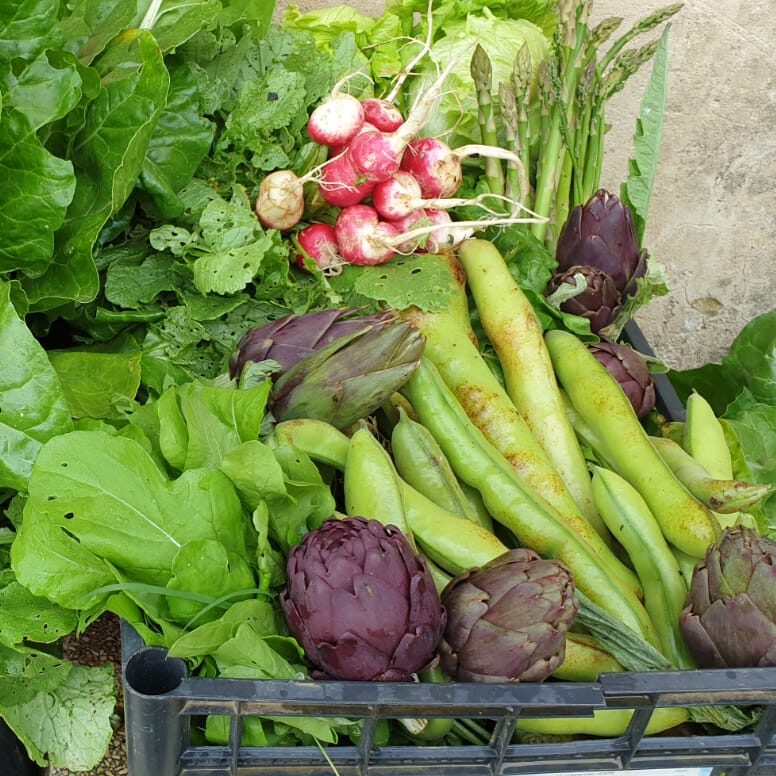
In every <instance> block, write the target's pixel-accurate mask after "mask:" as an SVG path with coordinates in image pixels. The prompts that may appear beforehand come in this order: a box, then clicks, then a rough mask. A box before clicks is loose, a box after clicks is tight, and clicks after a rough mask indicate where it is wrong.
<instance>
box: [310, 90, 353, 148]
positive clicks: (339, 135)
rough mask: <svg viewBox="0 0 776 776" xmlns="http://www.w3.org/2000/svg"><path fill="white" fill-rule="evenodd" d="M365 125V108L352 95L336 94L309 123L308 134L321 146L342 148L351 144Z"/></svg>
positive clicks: (312, 115) (315, 112) (319, 107)
mask: <svg viewBox="0 0 776 776" xmlns="http://www.w3.org/2000/svg"><path fill="white" fill-rule="evenodd" d="M363 123H364V107H363V105H362V104H361V102H360V101H359V100H357V99H356V98H355V97H353V96H352V95H350V94H342V93H340V92H334V93H332V95H331V96H330V97H328V98H327V99H326V100H325V101H324V102H322V103H321V104H320V105H319V106H318V107H317V108H316V109H315V110H314V111H313V112H312V113H311V114H310V118H309V119H308V121H307V132H308V134H309V135H310V137H311V138H312V139H313V140H314V141H315V142H316V143H320V144H321V145H325V146H330V147H333V146H342V145H345V144H346V143H348V142H350V141H351V140H352V139H353V138H354V137H355V136H356V133H357V132H358V130H359V129H361V126H362V124H363Z"/></svg>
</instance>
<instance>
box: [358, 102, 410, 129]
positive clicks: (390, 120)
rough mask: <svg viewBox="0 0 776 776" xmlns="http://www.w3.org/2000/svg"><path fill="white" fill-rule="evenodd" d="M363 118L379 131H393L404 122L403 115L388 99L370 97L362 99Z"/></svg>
mask: <svg viewBox="0 0 776 776" xmlns="http://www.w3.org/2000/svg"><path fill="white" fill-rule="evenodd" d="M361 104H362V105H363V106H364V117H365V119H366V120H367V121H368V122H369V123H370V124H373V125H374V126H375V128H376V129H379V130H380V131H381V132H393V131H394V130H395V129H398V128H399V127H400V126H401V125H402V124H403V123H404V116H402V115H401V112H400V111H399V109H398V108H397V107H396V106H395V105H394V104H393V103H392V102H390V101H389V100H379V99H377V98H372V99H368V100H362V101H361Z"/></svg>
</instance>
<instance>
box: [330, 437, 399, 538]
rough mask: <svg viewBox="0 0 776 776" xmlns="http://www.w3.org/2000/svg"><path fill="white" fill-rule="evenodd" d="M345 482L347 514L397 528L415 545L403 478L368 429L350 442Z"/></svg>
mask: <svg viewBox="0 0 776 776" xmlns="http://www.w3.org/2000/svg"><path fill="white" fill-rule="evenodd" d="M344 480H345V481H344V490H345V512H347V514H348V515H349V516H350V517H355V516H362V517H366V518H371V519H373V520H378V521H379V522H381V523H383V524H384V525H395V526H396V527H397V528H398V529H399V530H400V531H401V532H402V533H403V534H404V535H405V536H406V537H407V538H408V539H409V540H410V542H411V543H412V531H411V530H410V526H409V523H408V522H407V516H406V513H405V510H404V500H403V498H402V490H401V486H400V484H399V476H398V474H397V473H396V469H394V466H393V462H392V461H391V457H390V456H389V455H388V453H387V452H386V451H385V449H384V448H383V446H382V445H381V444H380V443H379V442H378V441H377V440H376V439H375V438H374V436H372V432H371V431H369V429H367V428H365V427H362V428H359V429H358V430H357V431H356V433H355V434H353V436H352V437H351V438H350V445H349V446H348V456H347V459H346V461H345V478H344Z"/></svg>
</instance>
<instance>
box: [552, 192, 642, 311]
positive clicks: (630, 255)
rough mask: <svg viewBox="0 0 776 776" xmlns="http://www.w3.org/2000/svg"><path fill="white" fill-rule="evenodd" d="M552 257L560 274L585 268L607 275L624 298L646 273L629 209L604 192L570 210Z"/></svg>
mask: <svg viewBox="0 0 776 776" xmlns="http://www.w3.org/2000/svg"><path fill="white" fill-rule="evenodd" d="M555 258H556V259H557V261H558V271H560V272H565V271H566V270H567V269H570V268H571V267H574V266H579V265H587V266H590V267H595V268H596V269H600V270H601V271H603V272H606V273H608V274H609V275H611V276H612V279H613V280H614V284H615V286H616V287H617V290H618V291H619V292H620V294H622V295H623V296H627V295H631V294H634V293H635V292H636V280H637V279H638V278H640V277H642V276H643V275H644V274H645V273H646V271H647V253H646V251H640V250H639V243H638V239H637V237H636V229H635V227H634V225H633V216H632V215H631V212H630V209H629V208H628V207H627V206H626V205H624V204H623V203H622V202H620V200H619V199H618V198H617V197H616V196H615V195H614V194H610V193H609V192H608V191H606V190H605V189H600V190H599V191H598V192H596V194H594V195H593V196H592V197H591V198H590V199H589V200H588V201H587V203H585V205H577V206H576V207H575V208H574V209H573V210H572V211H571V213H570V214H569V217H568V220H567V221H566V223H565V225H564V226H563V229H562V230H561V233H560V237H559V238H558V246H557V248H556V251H555Z"/></svg>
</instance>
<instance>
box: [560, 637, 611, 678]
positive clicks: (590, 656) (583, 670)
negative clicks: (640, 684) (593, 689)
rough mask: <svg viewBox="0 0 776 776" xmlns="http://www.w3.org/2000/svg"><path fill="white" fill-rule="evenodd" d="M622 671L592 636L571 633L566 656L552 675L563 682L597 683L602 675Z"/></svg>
mask: <svg viewBox="0 0 776 776" xmlns="http://www.w3.org/2000/svg"><path fill="white" fill-rule="evenodd" d="M622 670H624V669H623V667H622V666H621V665H620V664H619V663H618V662H617V661H616V660H615V659H614V658H613V657H612V656H611V655H610V654H609V653H608V652H607V651H606V650H605V649H604V648H603V647H602V646H601V645H600V644H599V643H598V642H597V641H596V640H595V639H594V638H592V636H588V635H587V634H585V633H575V632H574V631H571V632H569V633H567V634H566V656H565V657H564V658H563V662H562V663H561V664H560V666H558V668H557V669H556V670H555V671H553V674H552V675H553V677H554V678H555V679H557V680H558V681H561V682H597V681H598V677H599V676H600V675H601V674H607V673H613V672H615V671H622Z"/></svg>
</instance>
